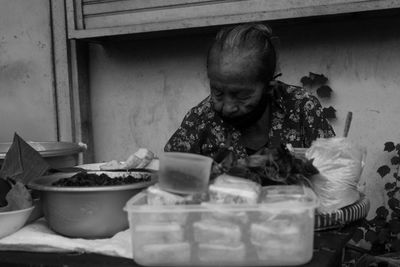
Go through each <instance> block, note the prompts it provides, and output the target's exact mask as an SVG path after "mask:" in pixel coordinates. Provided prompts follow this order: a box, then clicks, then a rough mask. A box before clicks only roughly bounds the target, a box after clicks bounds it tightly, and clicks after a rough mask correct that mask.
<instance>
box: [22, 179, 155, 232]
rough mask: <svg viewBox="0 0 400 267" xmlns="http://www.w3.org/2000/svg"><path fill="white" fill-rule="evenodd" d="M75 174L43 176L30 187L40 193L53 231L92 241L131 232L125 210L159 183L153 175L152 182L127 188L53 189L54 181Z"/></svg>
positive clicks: (56, 187) (59, 187)
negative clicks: (127, 230) (147, 189)
mask: <svg viewBox="0 0 400 267" xmlns="http://www.w3.org/2000/svg"><path fill="white" fill-rule="evenodd" d="M95 173H96V172H95ZM103 173H104V172H103ZM106 173H107V172H106ZM122 173H123V174H126V172H121V174H122ZM136 173H137V172H136ZM74 174H76V173H56V174H53V175H48V176H43V177H40V178H38V179H35V180H34V181H32V182H31V183H30V184H29V187H30V188H32V189H34V190H37V191H38V192H39V193H40V200H41V202H42V203H41V204H42V209H43V213H44V216H45V218H46V220H47V222H48V224H49V227H50V228H51V229H52V230H54V231H55V232H57V233H59V234H62V235H64V236H68V237H78V238H88V239H94V238H107V237H111V236H113V235H114V234H116V233H117V232H119V231H122V230H125V229H127V228H128V226H129V224H128V220H127V216H126V213H125V212H124V211H123V207H124V206H125V204H126V202H127V201H128V200H129V199H130V198H131V197H132V196H134V195H136V194H137V193H138V192H140V191H142V190H143V189H144V188H146V187H148V186H150V185H152V184H154V183H155V182H156V181H155V179H154V176H153V175H152V177H151V181H148V182H139V183H134V184H127V185H116V186H91V187H61V186H52V183H53V182H55V181H57V180H59V179H61V178H68V177H71V176H72V175H74ZM113 174H114V175H118V173H116V172H113ZM132 174H133V173H132Z"/></svg>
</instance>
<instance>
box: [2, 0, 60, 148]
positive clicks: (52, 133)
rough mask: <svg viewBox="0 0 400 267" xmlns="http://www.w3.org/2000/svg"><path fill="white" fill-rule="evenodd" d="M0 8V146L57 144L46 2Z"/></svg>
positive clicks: (13, 0) (7, 1)
mask: <svg viewBox="0 0 400 267" xmlns="http://www.w3.org/2000/svg"><path fill="white" fill-rule="evenodd" d="M0 6H1V7H0V125H1V127H0V142H5V141H11V140H12V137H13V133H14V132H15V131H16V132H18V133H19V134H20V135H21V136H22V137H23V138H25V139H26V140H34V141H53V140H57V133H56V119H55V118H56V113H55V106H54V96H53V84H52V82H53V78H52V68H51V64H52V63H51V36H50V15H49V14H50V7H49V1H48V0H29V1H26V0H2V1H0Z"/></svg>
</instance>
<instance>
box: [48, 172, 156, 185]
mask: <svg viewBox="0 0 400 267" xmlns="http://www.w3.org/2000/svg"><path fill="white" fill-rule="evenodd" d="M137 175H138V177H134V176H132V175H128V176H123V177H122V176H121V177H115V178H110V177H109V176H108V175H107V174H104V173H102V174H100V175H98V174H96V173H87V172H79V173H77V174H75V175H73V176H71V177H69V178H62V179H60V180H58V181H56V182H54V183H52V185H54V186H107V185H124V184H134V183H139V182H147V181H150V179H151V176H150V174H148V173H143V174H142V173H141V174H137Z"/></svg>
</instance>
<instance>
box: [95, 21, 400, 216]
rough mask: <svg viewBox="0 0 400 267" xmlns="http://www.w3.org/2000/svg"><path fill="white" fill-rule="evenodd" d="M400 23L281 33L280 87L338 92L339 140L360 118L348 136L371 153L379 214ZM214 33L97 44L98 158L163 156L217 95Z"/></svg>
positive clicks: (395, 94) (371, 185)
mask: <svg viewBox="0 0 400 267" xmlns="http://www.w3.org/2000/svg"><path fill="white" fill-rule="evenodd" d="M396 25H400V19H398V18H376V19H369V20H352V19H345V20H338V19H336V20H333V21H324V22H319V23H312V22H307V23H302V24H296V25H282V26H279V28H278V27H277V28H276V31H275V32H276V33H277V34H278V35H279V36H280V37H281V47H280V49H281V54H280V62H281V64H280V65H281V70H282V73H283V76H282V77H281V78H280V79H281V80H283V81H285V82H289V83H293V84H299V80H300V78H301V77H302V76H304V75H307V74H308V72H309V71H312V72H316V73H323V74H325V75H326V76H327V77H328V78H329V80H330V83H329V85H330V86H331V87H332V88H333V90H334V95H333V97H332V99H331V100H330V101H328V102H323V104H324V105H333V106H334V107H335V108H336V109H337V116H338V119H337V120H336V121H334V122H333V125H334V128H335V130H336V133H337V134H338V135H341V134H342V132H343V126H344V121H345V116H346V113H347V112H348V111H352V112H353V123H352V126H351V129H350V134H349V138H351V139H353V140H355V141H357V142H358V143H360V144H361V145H363V146H365V147H367V149H368V157H367V164H366V166H365V169H364V173H363V177H362V179H363V181H362V183H363V184H366V192H367V194H368V196H369V197H370V198H371V200H372V204H373V205H372V209H371V211H372V212H375V208H376V207H377V206H379V205H381V204H382V203H383V202H384V192H383V185H384V181H383V180H382V179H381V178H379V177H378V175H377V173H376V169H377V168H378V167H379V166H380V165H382V163H384V162H387V161H388V156H387V155H386V154H387V153H384V152H383V144H384V142H386V141H388V140H393V141H397V142H399V141H400V132H399V130H398V129H399V125H400V117H399V115H398V113H399V111H400V101H399V100H400V88H399V86H400V32H399V31H398V29H397V28H398V27H396ZM209 40H210V36H208V35H204V36H202V35H192V36H186V37H175V38H169V39H166V38H160V39H153V40H140V41H136V42H122V43H119V44H112V45H111V44H103V45H97V44H94V45H92V47H91V73H90V75H91V89H92V105H93V124H94V134H95V152H96V160H97V161H104V160H110V159H113V158H118V159H123V158H125V157H126V156H128V155H129V154H130V153H132V152H133V151H135V150H136V149H137V148H139V147H141V146H144V147H149V148H150V149H152V150H154V151H156V152H159V151H161V150H162V148H163V146H164V144H165V142H166V141H167V139H168V137H169V136H170V135H171V134H172V132H173V131H174V129H176V127H177V126H178V125H179V123H180V121H181V119H182V117H183V115H184V114H185V112H186V111H187V110H188V109H189V108H190V107H191V106H193V105H195V104H196V103H198V102H199V101H200V100H201V99H202V98H203V97H205V96H206V95H207V93H208V88H207V78H206V73H205V61H204V60H205V55H206V51H207V44H208V42H209Z"/></svg>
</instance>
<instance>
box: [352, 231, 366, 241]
mask: <svg viewBox="0 0 400 267" xmlns="http://www.w3.org/2000/svg"><path fill="white" fill-rule="evenodd" d="M363 238H364V232H363V230H361V229H360V228H357V229H356V231H355V232H354V235H353V237H352V238H351V239H352V240H353V241H354V242H355V243H358V242H360V241H361V240H362V239H363Z"/></svg>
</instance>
